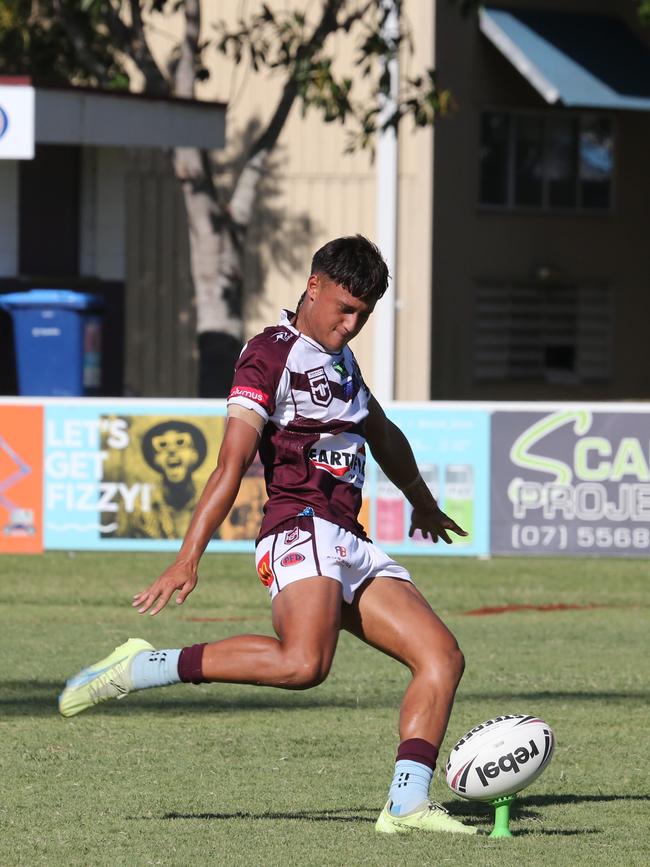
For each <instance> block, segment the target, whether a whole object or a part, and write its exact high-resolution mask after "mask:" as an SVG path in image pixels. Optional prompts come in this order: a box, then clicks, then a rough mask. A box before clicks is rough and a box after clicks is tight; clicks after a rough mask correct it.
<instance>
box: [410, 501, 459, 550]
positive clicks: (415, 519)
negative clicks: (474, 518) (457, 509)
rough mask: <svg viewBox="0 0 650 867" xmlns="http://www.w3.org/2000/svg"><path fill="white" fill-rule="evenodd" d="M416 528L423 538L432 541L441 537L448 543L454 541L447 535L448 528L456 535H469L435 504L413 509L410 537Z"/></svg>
mask: <svg viewBox="0 0 650 867" xmlns="http://www.w3.org/2000/svg"><path fill="white" fill-rule="evenodd" d="M416 530H419V531H420V532H421V533H422V536H423V537H424V538H425V539H428V538H430V539H431V541H432V542H437V541H438V539H442V540H443V542H446V543H447V544H448V545H451V544H452V542H453V541H454V540H453V539H452V538H451V537H450V536H449V532H448V531H449V530H450V531H451V532H452V533H456V535H458V536H469V533H468V532H467V531H466V530H463V528H462V527H459V526H458V524H457V523H456V522H455V521H454V520H453V519H452V518H450V517H449V515H445V513H444V512H443V511H442V509H439V508H438V507H437V506H436V507H435V508H433V509H413V513H412V514H411V528H410V530H409V536H410V537H412V536H413V534H414V533H415V531H416Z"/></svg>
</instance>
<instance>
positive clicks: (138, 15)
mask: <svg viewBox="0 0 650 867" xmlns="http://www.w3.org/2000/svg"><path fill="white" fill-rule="evenodd" d="M108 5H109V6H111V8H112V4H111V2H110V0H109V4H108ZM129 8H130V10H131V30H130V36H131V49H132V56H133V59H134V60H135V62H136V64H137V65H138V68H139V69H140V71H141V72H142V74H143V76H144V80H145V93H158V94H167V93H169V82H168V81H167V79H166V78H165V76H164V74H163V73H162V71H161V69H160V67H159V66H158V64H157V63H156V61H155V60H154V57H153V54H152V53H151V49H150V48H149V43H148V42H147V37H146V35H145V30H144V25H143V22H142V11H141V9H140V0H129ZM117 17H119V16H117Z"/></svg>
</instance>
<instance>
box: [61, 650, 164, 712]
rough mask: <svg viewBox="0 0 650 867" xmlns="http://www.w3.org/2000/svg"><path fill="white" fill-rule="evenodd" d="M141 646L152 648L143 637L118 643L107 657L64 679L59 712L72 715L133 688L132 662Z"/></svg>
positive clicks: (117, 696) (140, 651)
mask: <svg viewBox="0 0 650 867" xmlns="http://www.w3.org/2000/svg"><path fill="white" fill-rule="evenodd" d="M143 650H154V648H153V647H152V646H151V645H150V644H149V642H148V641H144V639H142V638H129V640H128V641H126V642H125V643H124V644H120V646H119V647H116V648H115V650H114V651H113V652H112V653H111V654H110V656H107V657H106V659H102V660H100V662H96V663H95V664H94V665H91V666H89V667H88V668H83V669H82V670H81V671H80V672H79V673H78V674H75V676H74V677H71V678H70V679H69V680H68V681H66V685H65V688H64V690H63V692H62V693H61V695H60V696H59V713H60V714H61V716H75V714H78V713H81V711H82V710H86V709H87V708H89V707H92V706H93V705H96V704H99V703H100V702H102V701H108V699H109V698H125V697H126V696H127V695H128V694H129V693H130V692H131V689H132V688H133V684H132V681H131V663H132V661H133V659H134V657H135V656H137V654H138V653H142V651H143Z"/></svg>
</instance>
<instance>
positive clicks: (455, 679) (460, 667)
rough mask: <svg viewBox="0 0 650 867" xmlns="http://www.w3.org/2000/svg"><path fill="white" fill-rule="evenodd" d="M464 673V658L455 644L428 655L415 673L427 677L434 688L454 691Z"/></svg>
mask: <svg viewBox="0 0 650 867" xmlns="http://www.w3.org/2000/svg"><path fill="white" fill-rule="evenodd" d="M464 671H465V656H464V655H463V652H462V650H461V649H460V647H458V645H457V644H456V643H454V644H451V645H449V646H447V647H444V648H437V650H436V651H435V652H433V653H430V654H429V655H428V656H427V658H426V662H425V663H424V665H423V666H422V667H421V668H420V669H419V671H418V672H417V673H419V674H421V675H424V676H425V677H428V678H429V679H430V680H431V681H432V683H434V684H436V686H444V687H446V688H448V689H450V690H452V691H453V690H455V689H456V687H457V686H458V684H459V683H460V680H461V678H462V676H463V672H464Z"/></svg>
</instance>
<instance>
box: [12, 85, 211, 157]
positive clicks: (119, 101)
mask: <svg viewBox="0 0 650 867" xmlns="http://www.w3.org/2000/svg"><path fill="white" fill-rule="evenodd" d="M225 115H226V106H225V105H224V104H223V103H220V102H202V101H199V100H195V99H176V98H173V97H170V98H162V97H160V98H159V97H153V96H148V95H144V94H134V93H123V92H121V93H115V92H113V91H101V90H93V89H90V88H80V87H43V86H38V85H37V86H33V85H32V83H31V81H30V80H29V78H23V77H0V159H2V158H3V157H4V158H8V159H11V158H27V159H30V158H31V157H33V155H34V153H33V151H34V143H36V144H73V145H90V146H93V145H94V146H100V147H101V146H103V147H152V148H173V147H198V148H202V149H206V150H211V149H213V148H222V147H223V146H224V141H225Z"/></svg>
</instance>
